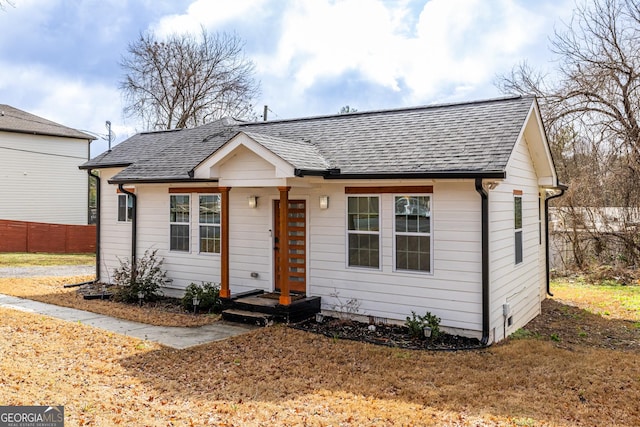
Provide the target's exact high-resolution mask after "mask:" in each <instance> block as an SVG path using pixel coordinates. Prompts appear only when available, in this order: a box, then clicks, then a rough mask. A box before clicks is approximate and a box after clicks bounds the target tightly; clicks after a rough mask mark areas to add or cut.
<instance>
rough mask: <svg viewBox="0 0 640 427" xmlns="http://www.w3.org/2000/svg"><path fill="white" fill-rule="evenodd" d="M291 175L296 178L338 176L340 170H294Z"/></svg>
mask: <svg viewBox="0 0 640 427" xmlns="http://www.w3.org/2000/svg"><path fill="white" fill-rule="evenodd" d="M293 174H294V175H295V176H298V177H303V176H324V177H326V176H328V175H340V169H337V168H334V169H321V170H313V169H294V170H293Z"/></svg>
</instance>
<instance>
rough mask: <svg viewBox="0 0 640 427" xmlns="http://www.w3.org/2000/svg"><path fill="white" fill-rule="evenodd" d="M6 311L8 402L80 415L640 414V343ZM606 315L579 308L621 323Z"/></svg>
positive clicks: (258, 418)
mask: <svg viewBox="0 0 640 427" xmlns="http://www.w3.org/2000/svg"><path fill="white" fill-rule="evenodd" d="M49 283H51V282H49ZM14 284H16V283H15V282H14ZM24 285H25V288H24V289H29V288H30V286H31V285H29V284H28V283H24ZM59 285H60V283H56V284H55V287H56V289H57V288H58V287H59ZM38 286H41V284H40V285H38ZM24 289H22V290H21V292H26V291H25V290H24ZM34 289H40V290H42V288H40V287H35V286H34V287H32V288H31V292H33V290H34ZM0 292H3V291H2V290H0ZM16 292H17V291H16ZM53 293H54V292H53V290H49V294H53ZM553 313H555V314H557V315H558V316H560V315H563V316H565V315H566V316H569V317H570V318H571V316H572V315H574V314H575V313H573V312H572V311H570V310H568V309H564V308H557V310H556V309H554V307H552V306H549V305H548V304H545V313H544V314H543V316H542V317H541V320H540V321H541V322H544V321H545V319H546V321H547V323H550V324H551V323H555V322H556V321H559V320H558V319H556V318H555V317H554V316H555V315H552V314H553ZM545 316H546V317H545ZM0 319H2V321H1V322H0V402H2V404H5V405H38V404H42V405H49V404H60V405H64V406H65V416H66V420H65V421H66V423H65V425H68V426H80V425H82V426H85V425H87V426H114V425H127V426H138V425H145V426H171V425H175V426H185V425H187V426H188V425H194V426H204V425H213V426H297V425H299V426H363V425H366V426H406V425H423V426H513V425H536V426H576V425H577V426H581V425H584V426H591V425H618V426H634V425H640V408H638V405H637V402H638V401H640V352H639V351H638V350H637V348H633V346H627V347H624V350H616V349H611V348H598V347H597V346H593V345H589V343H582V344H581V343H580V342H579V341H576V342H575V343H570V346H569V347H570V348H568V347H567V348H563V347H562V344H568V343H565V342H564V341H561V342H560V343H557V342H553V341H548V340H547V341H545V340H539V339H531V338H530V339H522V340H512V341H508V342H506V343H504V344H501V345H497V346H494V347H491V348H489V349H486V350H483V351H467V352H447V353H432V352H425V351H410V350H402V349H395V348H386V347H379V346H374V345H370V344H362V343H358V342H350V341H341V340H332V339H331V338H327V337H324V336H320V335H315V334H310V333H305V332H302V331H297V330H294V329H291V328H287V327H284V326H275V327H271V328H263V329H259V330H255V331H252V332H250V333H248V334H246V335H242V336H238V337H235V338H232V339H228V340H225V341H220V342H215V343H211V344H206V345H202V346H198V347H194V348H190V349H187V350H175V349H170V348H165V347H161V346H159V345H157V344H154V343H149V342H145V341H141V340H138V339H135V338H131V337H126V336H121V335H118V334H114V333H110V332H105V331H101V330H98V329H95V328H92V327H89V326H86V325H83V324H78V323H71V322H64V321H60V320H57V319H53V318H49V317H46V316H42V315H38V314H30V313H25V312H20V311H15V310H9V309H1V308H0ZM596 320H597V319H595V320H594V319H593V318H591V317H590V316H582V317H580V319H579V320H577V321H579V322H580V324H581V325H582V326H584V327H589V328H591V329H590V330H591V331H593V330H594V328H602V327H604V326H607V327H608V328H609V329H608V331H609V332H608V333H609V334H618V335H619V334H620V333H621V332H620V331H617V330H616V325H618V324H617V323H615V322H610V321H609V322H608V323H605V324H603V325H600V326H599V325H598V323H597V321H596ZM548 327H549V328H551V326H548ZM551 330H552V329H548V330H545V333H547V332H550V331H551ZM554 333H558V334H560V336H562V330H561V329H558V330H554Z"/></svg>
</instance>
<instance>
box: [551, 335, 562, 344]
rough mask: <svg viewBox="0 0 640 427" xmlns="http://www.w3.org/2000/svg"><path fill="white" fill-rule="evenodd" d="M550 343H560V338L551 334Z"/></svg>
mask: <svg viewBox="0 0 640 427" xmlns="http://www.w3.org/2000/svg"><path fill="white" fill-rule="evenodd" d="M550 338H551V341H555V342H560V336H559V335H558V334H551V336H550Z"/></svg>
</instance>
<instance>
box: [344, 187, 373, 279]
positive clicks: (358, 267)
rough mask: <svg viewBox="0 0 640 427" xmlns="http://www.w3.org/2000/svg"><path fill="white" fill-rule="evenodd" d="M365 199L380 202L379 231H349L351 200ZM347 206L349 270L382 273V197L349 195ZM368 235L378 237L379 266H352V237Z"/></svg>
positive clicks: (347, 261) (347, 264) (346, 245)
mask: <svg viewBox="0 0 640 427" xmlns="http://www.w3.org/2000/svg"><path fill="white" fill-rule="evenodd" d="M352 197H353V198H358V199H359V198H363V197H368V198H376V199H377V200H378V230H377V231H371V230H351V229H349V198H352ZM346 199H347V200H346V202H347V203H346V206H345V211H346V215H345V218H346V221H345V222H346V224H345V228H346V236H345V237H346V243H345V248H346V253H345V255H346V259H345V265H346V267H347V268H355V269H363V270H367V271H382V246H381V245H382V212H381V211H382V209H381V207H382V206H381V203H382V198H381V197H380V195H379V194H370V193H369V194H357V195H347V198H346ZM352 234H353V235H368V236H372V235H375V236H377V237H378V265H377V266H367V265H351V264H350V261H349V258H350V250H349V249H350V246H349V237H350V236H351V235H352Z"/></svg>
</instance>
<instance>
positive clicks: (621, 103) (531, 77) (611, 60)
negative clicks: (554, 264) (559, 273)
mask: <svg viewBox="0 0 640 427" xmlns="http://www.w3.org/2000/svg"><path fill="white" fill-rule="evenodd" d="M551 47H552V51H553V52H554V53H555V54H556V56H557V59H558V62H557V64H558V66H557V68H556V69H555V70H554V72H552V73H551V74H543V73H541V72H539V71H536V70H534V69H533V68H531V67H529V66H528V64H526V63H523V64H520V65H519V66H516V67H515V68H514V69H513V70H512V72H511V74H510V75H507V76H502V77H500V78H499V80H498V87H500V88H501V89H502V90H503V91H504V92H507V93H520V94H523V93H527V94H535V95H536V96H538V99H539V101H540V105H541V110H542V112H543V115H544V120H545V124H546V127H547V133H548V135H549V138H550V142H551V145H552V151H553V153H554V158H555V160H556V166H557V167H558V170H559V174H560V176H561V177H562V178H563V179H565V180H567V181H568V183H569V185H570V190H569V192H568V193H567V197H564V198H562V199H557V203H558V204H561V205H564V207H565V208H567V209H565V210H564V212H565V214H566V215H568V216H569V218H568V220H567V221H566V222H567V223H571V224H574V226H573V230H572V233H571V235H572V239H573V241H572V245H573V247H574V255H575V259H576V261H577V262H578V264H581V265H580V266H585V265H586V264H588V262H589V259H588V256H587V255H586V254H585V253H584V252H585V251H584V249H585V248H586V246H585V240H587V241H590V242H591V243H593V242H595V247H596V248H600V249H602V247H603V246H602V245H603V244H604V245H606V244H610V245H613V246H616V247H618V248H622V249H621V251H622V252H618V255H621V257H622V258H624V260H625V261H626V262H628V263H629V264H632V265H637V264H638V261H639V260H640V235H639V233H638V231H640V230H639V229H638V218H640V185H639V184H640V125H639V120H640V1H638V0H595V1H590V2H583V3H581V4H578V5H577V6H576V9H575V10H574V14H573V18H572V20H571V22H570V23H568V24H566V25H565V26H564V27H563V28H562V29H560V30H556V31H555V34H554V37H553V39H552V46H551ZM607 207H616V208H617V209H618V210H617V211H616V212H617V213H616V214H615V215H612V214H611V211H606V213H605V210H604V209H605V208H607ZM613 216H615V221H613V218H610V217H613ZM578 228H579V230H580V232H577V230H578ZM603 242H604V243H603ZM578 251H582V252H583V253H578ZM595 252H600V253H603V252H602V251H598V250H596V251H595ZM618 255H616V257H617V256H618ZM591 256H596V257H598V256H599V254H597V253H596V254H595V255H593V253H592V254H591ZM597 261H599V262H603V261H604V262H609V261H611V260H610V259H602V258H600V259H597Z"/></svg>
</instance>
